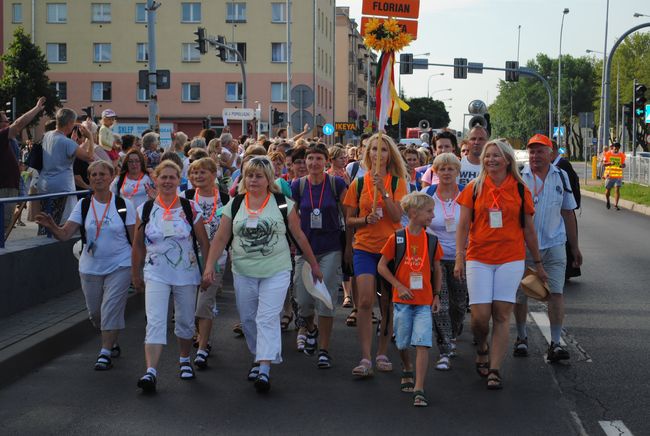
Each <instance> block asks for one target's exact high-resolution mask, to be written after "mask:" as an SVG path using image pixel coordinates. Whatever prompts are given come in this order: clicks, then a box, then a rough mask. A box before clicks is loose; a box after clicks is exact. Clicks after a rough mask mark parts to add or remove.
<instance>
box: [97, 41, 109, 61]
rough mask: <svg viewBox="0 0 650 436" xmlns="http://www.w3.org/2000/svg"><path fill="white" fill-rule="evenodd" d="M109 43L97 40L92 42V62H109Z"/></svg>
mask: <svg viewBox="0 0 650 436" xmlns="http://www.w3.org/2000/svg"><path fill="white" fill-rule="evenodd" d="M111 51H112V50H111V44H110V43H107V42H99V43H95V44H93V53H94V54H93V62H110V61H111V58H112V56H111Z"/></svg>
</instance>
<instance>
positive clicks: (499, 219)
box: [489, 209, 503, 229]
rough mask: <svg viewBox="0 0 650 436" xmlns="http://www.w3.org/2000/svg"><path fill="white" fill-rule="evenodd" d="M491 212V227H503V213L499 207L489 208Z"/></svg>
mask: <svg viewBox="0 0 650 436" xmlns="http://www.w3.org/2000/svg"><path fill="white" fill-rule="evenodd" d="M489 212H490V228H491V229H500V228H501V227H503V215H502V214H501V211H500V210H499V209H489Z"/></svg>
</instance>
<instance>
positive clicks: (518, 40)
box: [517, 24, 521, 63]
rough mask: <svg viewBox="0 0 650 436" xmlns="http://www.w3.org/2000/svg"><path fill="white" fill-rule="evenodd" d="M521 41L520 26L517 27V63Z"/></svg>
mask: <svg viewBox="0 0 650 436" xmlns="http://www.w3.org/2000/svg"><path fill="white" fill-rule="evenodd" d="M520 41H521V24H520V25H519V26H517V63H519V42H520Z"/></svg>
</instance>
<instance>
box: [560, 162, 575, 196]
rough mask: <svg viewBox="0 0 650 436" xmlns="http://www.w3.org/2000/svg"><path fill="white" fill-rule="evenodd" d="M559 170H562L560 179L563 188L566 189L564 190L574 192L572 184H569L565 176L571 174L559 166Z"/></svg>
mask: <svg viewBox="0 0 650 436" xmlns="http://www.w3.org/2000/svg"><path fill="white" fill-rule="evenodd" d="M558 170H560V180H562V189H564V191H565V192H568V193H569V194H573V191H572V190H571V187H570V185H567V181H566V180H565V178H564V176H565V175H566V176H567V178H568V177H569V175H568V174H567V172H566V171H564V170H563V169H562V168H560V167H558Z"/></svg>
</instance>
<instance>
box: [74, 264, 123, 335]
mask: <svg viewBox="0 0 650 436" xmlns="http://www.w3.org/2000/svg"><path fill="white" fill-rule="evenodd" d="M79 278H80V279H81V290H82V291H83V293H84V297H85V298H86V308H87V309H88V318H89V319H90V322H92V323H93V325H94V326H95V327H97V328H99V329H101V330H102V331H107V330H122V329H123V328H124V326H125V324H124V309H125V308H126V299H127V297H128V294H129V285H130V284H131V267H129V266H125V267H121V268H118V269H116V270H115V271H113V272H112V273H110V274H106V275H103V276H98V275H94V274H83V273H79Z"/></svg>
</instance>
